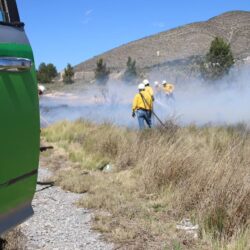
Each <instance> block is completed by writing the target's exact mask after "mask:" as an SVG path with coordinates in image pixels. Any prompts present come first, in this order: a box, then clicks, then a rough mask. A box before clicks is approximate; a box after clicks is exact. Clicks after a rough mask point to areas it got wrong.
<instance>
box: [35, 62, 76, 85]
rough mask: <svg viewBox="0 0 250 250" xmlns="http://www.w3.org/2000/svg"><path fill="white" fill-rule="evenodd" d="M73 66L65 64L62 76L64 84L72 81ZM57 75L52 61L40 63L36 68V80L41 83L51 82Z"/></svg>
mask: <svg viewBox="0 0 250 250" xmlns="http://www.w3.org/2000/svg"><path fill="white" fill-rule="evenodd" d="M74 74H75V72H74V68H73V67H72V66H71V64H67V67H66V68H65V69H64V71H63V74H62V78H63V82H64V83H66V84H70V83H73V82H74V81H73V78H74ZM56 77H59V73H58V71H57V68H56V66H55V65H54V64H52V63H48V64H46V63H44V62H43V63H41V64H40V65H39V67H38V69H37V80H38V82H41V83H53V81H54V79H55V78H56Z"/></svg>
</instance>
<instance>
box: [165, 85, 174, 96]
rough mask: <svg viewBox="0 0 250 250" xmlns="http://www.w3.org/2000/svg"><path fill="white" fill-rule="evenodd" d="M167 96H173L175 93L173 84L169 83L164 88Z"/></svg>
mask: <svg viewBox="0 0 250 250" xmlns="http://www.w3.org/2000/svg"><path fill="white" fill-rule="evenodd" d="M163 89H164V91H165V93H166V94H171V93H173V92H174V85H173V84H171V83H167V84H166V86H164V87H163Z"/></svg>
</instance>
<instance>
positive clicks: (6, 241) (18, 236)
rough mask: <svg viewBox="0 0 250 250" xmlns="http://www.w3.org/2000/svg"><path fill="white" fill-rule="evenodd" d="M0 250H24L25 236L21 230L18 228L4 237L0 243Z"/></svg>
mask: <svg viewBox="0 0 250 250" xmlns="http://www.w3.org/2000/svg"><path fill="white" fill-rule="evenodd" d="M0 249H3V250H22V249H25V236H24V235H23V234H22V232H21V230H20V228H16V229H14V230H12V231H10V232H8V233H7V234H5V235H4V236H3V239H2V240H1V241H0Z"/></svg>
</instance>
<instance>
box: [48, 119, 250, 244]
mask: <svg viewBox="0 0 250 250" xmlns="http://www.w3.org/2000/svg"><path fill="white" fill-rule="evenodd" d="M43 135H44V137H45V138H46V140H47V141H49V142H53V143H56V145H58V146H60V147H62V148H64V149H65V152H67V153H68V155H69V158H70V160H71V161H73V162H77V163H78V164H80V168H81V170H82V169H88V170H91V171H94V172H91V175H89V176H84V177H81V176H80V175H79V174H78V172H75V173H74V174H73V175H69V174H67V172H66V174H63V175H60V182H61V183H63V182H64V181H65V180H66V179H67V178H69V177H67V176H77V175H78V176H80V177H78V179H77V183H78V184H77V186H80V185H81V183H83V182H84V183H85V184H82V185H83V188H79V187H74V185H71V184H70V186H71V187H74V188H68V189H70V190H73V191H74V190H75V191H77V190H86V191H89V196H88V198H87V199H85V200H84V201H83V205H84V206H87V207H89V208H98V209H102V210H107V211H108V212H111V213H112V214H113V216H114V217H115V218H116V219H117V221H119V223H117V224H114V222H112V223H113V224H112V223H111V222H110V223H108V222H107V220H106V219H107V218H106V219H105V220H103V219H101V220H98V221H99V222H98V223H100V221H101V222H102V223H104V221H105V223H104V224H105V232H107V231H108V230H110V231H112V230H113V232H114V225H116V226H117V230H116V232H118V231H119V232H120V233H119V237H120V238H122V239H123V240H124V238H126V237H129V238H130V240H131V239H135V238H136V237H137V236H136V235H142V234H143V233H142V231H143V232H144V233H145V232H147V239H148V237H149V238H150V237H152V234H155V235H157V236H155V239H157V238H158V237H159V235H160V234H162V235H165V234H166V233H167V232H165V234H164V230H163V229H158V227H159V226H160V227H162V228H164V226H165V225H164V223H165V224H166V223H167V221H169V220H172V219H173V220H175V221H178V220H180V219H181V218H184V217H189V218H191V219H192V220H193V221H194V222H195V223H198V224H199V225H200V228H201V230H200V231H201V232H205V235H206V234H208V235H210V236H211V238H212V239H214V240H215V241H219V242H227V243H226V244H229V243H228V242H231V243H230V244H231V245H232V239H243V238H244V244H243V243H242V244H243V245H244V246H246V244H249V241H248V240H246V239H247V238H248V236H244V237H242V235H247V234H248V233H249V222H250V211H249V208H250V154H249V153H250V134H249V132H248V130H247V129H245V128H244V126H238V127H203V128H197V127H195V126H189V127H185V128H181V127H177V126H174V125H173V124H170V125H168V126H167V127H166V129H153V130H145V131H143V132H138V131H134V130H130V129H126V128H119V127H116V126H114V125H112V124H102V125H96V124H91V123H89V122H85V121H77V122H74V123H69V122H62V123H58V124H55V125H53V126H51V127H49V128H47V129H46V130H45V131H44V132H43ZM108 163H109V164H111V165H112V167H113V172H112V173H109V174H104V173H101V172H100V171H98V170H100V169H103V166H105V165H106V164H108ZM74 171H75V170H74ZM95 171H97V172H96V174H95ZM62 176H64V177H62ZM79 178H80V179H79ZM63 179H65V180H63ZM69 183H72V179H71V181H69ZM86 183H87V184H88V187H86ZM62 185H63V184H62ZM66 186H67V185H66ZM68 186H69V185H68ZM166 215H167V216H166ZM169 216H170V217H169ZM129 218H130V219H132V218H133V220H134V223H133V225H135V224H137V227H136V230H135V229H134V231H133V230H132V229H131V223H129V222H128V221H129V220H130V219H129ZM164 218H165V219H164ZM110 220H112V221H113V220H114V218H113V219H110ZM164 220H165V221H164ZM135 221H136V223H135ZM152 221H154V223H156V224H154V223H153V222H152ZM152 223H153V224H152ZM157 223H158V224H157ZM159 223H161V224H159ZM107 225H109V227H108V226H107ZM138 225H140V226H138ZM146 225H147V226H146ZM103 227H104V225H102V228H103ZM126 227H127V231H126V234H123V236H121V231H122V230H125V228H126ZM146 227H147V230H146V229H145V228H146ZM107 228H109V229H107ZM142 228H144V229H142ZM140 230H142V231H141V232H140ZM138 231H139V232H140V233H138ZM132 232H134V233H133V234H132ZM150 234H151V236H149V235H150ZM115 235H116V236H115V237H118V236H117V233H115ZM124 235H125V236H124ZM128 235H130V236H128ZM201 235H202V234H201ZM119 237H118V238H119ZM138 237H139V236H138ZM140 237H141V236H140ZM203 237H204V235H203ZM240 237H241V238H240ZM144 241H145V240H142V242H144ZM235 242H238V241H235ZM240 242H243V240H240ZM201 249H202V248H201ZM228 249H241V248H228ZM242 249H244V248H242Z"/></svg>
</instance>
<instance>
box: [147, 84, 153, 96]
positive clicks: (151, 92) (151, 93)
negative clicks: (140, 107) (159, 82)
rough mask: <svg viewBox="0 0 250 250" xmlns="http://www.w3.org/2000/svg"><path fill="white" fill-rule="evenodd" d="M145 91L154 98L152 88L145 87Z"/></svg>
mask: <svg viewBox="0 0 250 250" xmlns="http://www.w3.org/2000/svg"><path fill="white" fill-rule="evenodd" d="M145 90H146V91H147V92H148V93H149V94H150V95H151V96H154V91H153V89H152V88H151V87H150V86H146V87H145Z"/></svg>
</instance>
